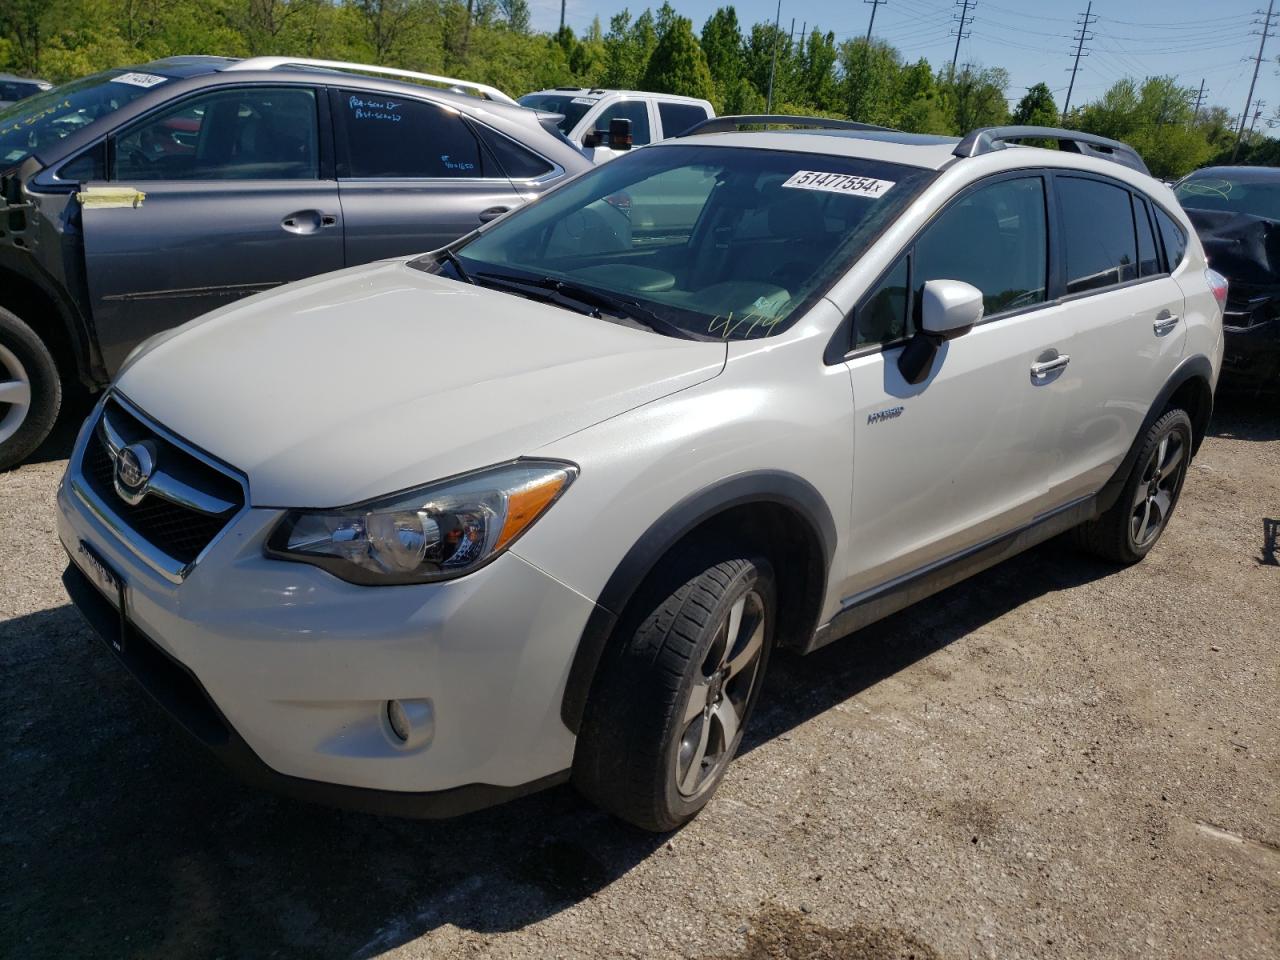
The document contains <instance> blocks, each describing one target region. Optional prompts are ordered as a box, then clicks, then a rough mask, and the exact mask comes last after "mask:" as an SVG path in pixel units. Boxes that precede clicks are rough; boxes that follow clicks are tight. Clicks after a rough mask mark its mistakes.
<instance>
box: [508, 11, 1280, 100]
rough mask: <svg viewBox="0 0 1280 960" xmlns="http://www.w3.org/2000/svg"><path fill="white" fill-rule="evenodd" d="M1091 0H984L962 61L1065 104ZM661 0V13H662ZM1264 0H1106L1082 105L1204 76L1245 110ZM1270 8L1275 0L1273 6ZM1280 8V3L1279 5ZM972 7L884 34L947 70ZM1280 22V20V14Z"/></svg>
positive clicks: (863, 17)
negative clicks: (1140, 82)
mask: <svg viewBox="0 0 1280 960" xmlns="http://www.w3.org/2000/svg"><path fill="white" fill-rule="evenodd" d="M1086 2H1087V0H1071V2H1065V3H1064V2H1052V0H1000V2H999V3H995V2H988V0H977V2H976V3H975V4H973V7H974V10H973V23H972V26H971V27H970V28H969V33H970V36H968V37H967V38H965V39H962V40H961V41H960V62H961V63H964V62H976V63H983V64H986V65H989V66H1001V67H1004V68H1005V69H1006V70H1008V71H1009V76H1010V78H1011V83H1010V86H1009V90H1008V91H1007V92H1008V94H1009V95H1010V97H1011V98H1013V99H1014V100H1016V99H1017V98H1018V97H1020V96H1021V95H1022V94H1023V93H1024V92H1025V89H1026V87H1028V86H1030V85H1031V84H1033V83H1036V82H1038V81H1040V80H1043V81H1045V82H1046V83H1048V84H1049V86H1050V87H1051V88H1052V89H1053V91H1054V98H1055V99H1056V100H1057V102H1058V105H1059V107H1061V106H1062V98H1063V96H1064V94H1065V93H1066V89H1067V82H1068V80H1069V79H1070V72H1069V69H1070V67H1071V59H1072V57H1071V55H1072V52H1073V51H1074V49H1075V44H1074V42H1073V41H1072V40H1071V39H1070V38H1071V37H1072V35H1073V34H1074V32H1075V29H1076V27H1075V21H1076V19H1077V17H1078V16H1079V15H1080V14H1083V12H1084V8H1085V3H1086ZM530 3H531V6H532V10H533V25H534V27H535V29H539V30H554V29H555V28H556V26H557V25H558V24H559V19H560V2H559V0H530ZM660 3H661V0H657V2H656V3H653V4H652V6H654V7H657V6H658V5H659V4H660ZM673 5H674V6H675V7H676V9H677V10H678V11H679V12H680V13H681V14H682V15H683V16H686V17H689V18H690V19H691V20H693V24H694V29H695V30H696V31H699V32H701V30H702V24H703V23H705V22H706V19H707V17H708V16H710V14H711V13H712V12H713V11H714V10H715V9H716V7H718V6H721V5H722V4H721V3H718V2H716V0H673ZM645 6H646V4H645V3H644V2H639V3H637V2H634V0H633V2H630V3H628V2H625V0H568V7H567V16H566V19H567V21H568V23H569V25H570V26H572V27H573V28H574V30H575V31H578V32H581V31H582V30H583V29H585V28H586V27H587V26H589V25H590V23H591V20H592V18H593V17H595V16H597V15H598V16H599V17H600V20H601V23H602V24H603V25H604V26H605V28H606V29H608V24H609V17H610V16H611V15H612V14H614V13H616V12H617V11H619V10H621V9H623V8H624V7H628V8H629V9H630V10H631V11H632V13H637V12H639V11H640V10H643V9H644V7H645ZM734 6H735V7H736V8H737V10H738V19H739V20H741V21H742V22H743V23H744V24H751V23H755V22H756V21H761V20H772V19H773V16H774V12H775V10H776V0H742V2H738V3H735V4H734ZM1257 6H1258V0H1253V2H1252V3H1246V2H1240V0H1225V2H1223V0H1219V2H1216V3H1213V4H1212V12H1207V11H1209V9H1210V3H1208V2H1206V0H1095V2H1094V4H1093V13H1094V15H1095V16H1097V17H1098V20H1097V23H1096V24H1094V25H1093V27H1092V28H1091V29H1092V32H1093V33H1094V35H1095V37H1094V39H1093V40H1092V41H1091V42H1089V43H1086V45H1085V49H1086V50H1088V51H1089V56H1087V57H1085V58H1083V59H1082V60H1081V61H1080V73H1079V75H1078V76H1077V79H1076V88H1075V92H1074V93H1073V94H1072V102H1073V103H1080V102H1082V101H1083V100H1089V99H1092V98H1094V97H1097V96H1098V95H1099V94H1101V93H1102V92H1103V91H1104V90H1105V89H1106V88H1107V87H1108V86H1110V85H1111V84H1112V83H1114V82H1115V81H1116V80H1118V79H1120V78H1121V77H1123V76H1126V75H1129V76H1137V77H1142V76H1147V75H1151V74H1174V75H1176V76H1177V77H1178V79H1179V82H1180V83H1182V84H1183V85H1186V86H1195V87H1198V86H1199V85H1200V80H1201V78H1202V77H1203V78H1204V80H1205V87H1206V91H1207V92H1206V96H1205V98H1206V100H1207V101H1208V102H1209V103H1214V104H1222V105H1223V106H1225V107H1227V108H1228V109H1229V110H1231V112H1232V113H1238V112H1239V111H1240V109H1241V107H1242V106H1243V105H1244V98H1245V94H1246V93H1247V92H1248V89H1249V76H1250V73H1251V71H1252V68H1253V63H1252V62H1251V61H1249V60H1246V59H1245V58H1246V57H1250V56H1253V55H1254V54H1256V53H1257V49H1258V36H1257V35H1256V33H1251V31H1257V30H1258V29H1259V28H1258V27H1257V26H1256V25H1255V21H1259V20H1260V19H1261V18H1260V17H1259V16H1256V15H1255V14H1254V11H1255V10H1256V9H1257ZM1263 6H1264V7H1265V3H1264V4H1263ZM1278 6H1280V5H1278ZM959 11H960V7H959V4H958V3H954V4H953V3H952V0H888V2H887V3H885V4H882V5H881V6H880V7H879V11H878V12H877V14H876V22H875V36H876V37H878V38H880V39H882V40H886V41H888V42H890V43H892V44H893V45H894V46H896V47H898V49H899V50H901V51H902V52H903V54H904V55H905V56H906V57H907V58H909V59H912V60H914V59H916V58H918V57H921V56H923V57H927V58H928V59H929V62H930V63H932V64H933V65H934V66H935V67H937V66H938V65H939V64H942V63H947V62H949V61H950V59H951V54H952V51H953V49H954V47H955V36H954V34H953V33H952V30H953V29H954V26H955V24H954V22H953V20H952V17H953V15H954V14H958V13H959ZM870 13H871V4H870V3H858V2H856V0H855V2H852V3H850V2H848V0H845V2H841V3H835V2H832V0H807V2H805V0H783V3H782V26H783V27H784V28H787V27H789V26H790V23H791V18H792V17H795V21H796V32H797V34H798V33H799V31H800V28H801V25H802V24H803V23H804V22H806V21H807V22H808V23H809V26H810V27H812V26H813V25H814V24H815V23H816V24H817V25H818V26H820V27H821V28H822V29H824V30H833V31H835V33H836V36H837V39H844V38H845V37H849V36H863V35H865V33H866V30H867V20H868V17H869V16H870ZM1276 21H1277V23H1278V24H1280V14H1278V15H1277V17H1276ZM1277 54H1280V38H1276V37H1272V38H1270V39H1268V41H1267V56H1268V61H1267V62H1264V63H1263V64H1262V70H1261V72H1260V73H1259V75H1258V87H1257V90H1256V91H1255V93H1254V97H1255V98H1257V97H1261V98H1262V99H1263V100H1264V101H1265V106H1264V107H1263V118H1264V119H1265V118H1266V117H1268V116H1272V115H1274V114H1275V113H1276V111H1277V109H1278V108H1280V75H1278V74H1277V69H1278V65H1277V63H1276V60H1275V56H1276V55H1277Z"/></svg>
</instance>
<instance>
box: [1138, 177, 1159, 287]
mask: <svg viewBox="0 0 1280 960" xmlns="http://www.w3.org/2000/svg"><path fill="white" fill-rule="evenodd" d="M1133 219H1134V220H1135V221H1136V222H1137V224H1138V271H1139V274H1140V275H1141V276H1144V277H1154V276H1155V275H1156V274H1158V273H1161V272H1162V271H1161V269H1160V254H1159V253H1158V252H1157V249H1156V235H1155V232H1154V231H1153V230H1152V229H1151V214H1150V213H1148V211H1147V201H1145V200H1143V199H1142V198H1140V197H1138V196H1136V195H1135V196H1134V197H1133Z"/></svg>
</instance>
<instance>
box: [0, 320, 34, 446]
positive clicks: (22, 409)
mask: <svg viewBox="0 0 1280 960" xmlns="http://www.w3.org/2000/svg"><path fill="white" fill-rule="evenodd" d="M30 410H31V377H30V375H29V374H28V373H27V370H26V367H24V366H23V365H22V362H21V361H20V360H19V359H18V357H17V354H15V353H14V352H13V351H12V350H10V349H9V348H8V347H5V346H4V345H3V344H0V443H4V442H5V441H6V440H8V439H9V438H10V437H12V436H13V435H14V434H15V433H17V432H18V429H19V428H20V427H21V426H22V424H23V422H24V421H25V420H26V419H27V413H28V412H29V411H30Z"/></svg>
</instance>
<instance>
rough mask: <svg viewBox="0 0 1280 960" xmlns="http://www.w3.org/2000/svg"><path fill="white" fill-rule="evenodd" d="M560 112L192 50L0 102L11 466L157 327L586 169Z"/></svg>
mask: <svg viewBox="0 0 1280 960" xmlns="http://www.w3.org/2000/svg"><path fill="white" fill-rule="evenodd" d="M372 73H377V74H379V76H376V77H375V76H371V75H369V74H372ZM412 81H418V82H412ZM424 82H432V83H439V84H446V85H448V86H449V87H450V88H451V89H447V90H446V89H442V88H440V87H429V86H424V85H423V83H424ZM559 119H560V118H559V117H558V116H555V115H552V114H545V113H539V112H536V111H533V110H528V109H525V108H523V107H521V106H519V105H517V104H516V103H515V102H514V101H513V100H511V99H510V98H509V97H507V96H506V95H505V94H503V93H501V92H499V91H498V90H495V89H493V88H492V87H486V86H484V85H482V84H473V83H467V82H464V81H458V80H453V79H451V78H447V77H436V76H432V75H429V74H420V73H412V72H409V71H401V70H392V69H388V68H381V67H370V66H364V65H359V64H344V63H338V62H333V61H319V60H297V59H291V58H284V57H257V58H253V59H249V60H230V59H224V58H219V57H175V58H171V59H168V60H160V61H156V62H154V63H148V64H145V65H142V66H137V67H129V68H124V69H117V70H108V71H106V72H103V73H99V74H96V75H94V76H90V77H86V78H84V79H82V80H77V81H74V82H71V83H67V84H63V85H61V86H59V87H56V88H54V89H52V90H49V91H46V92H44V93H42V94H39V95H37V96H34V97H31V98H29V99H27V100H24V101H22V102H21V103H19V104H16V105H14V106H13V107H11V108H9V109H8V110H5V111H3V112H0V469H4V468H6V467H10V466H13V465H14V464H17V463H19V462H21V460H22V459H23V458H24V457H26V456H27V455H28V454H30V453H31V451H32V450H34V449H35V447H36V446H37V445H38V444H39V443H40V442H41V440H43V439H44V437H45V436H46V435H47V434H48V432H49V430H50V429H51V428H52V426H53V423H54V420H55V418H56V417H57V413H58V409H59V406H60V404H61V397H62V385H63V383H64V382H66V381H70V380H74V379H78V380H80V381H81V382H82V383H84V384H85V385H87V386H89V387H90V388H98V387H101V386H105V385H106V384H107V383H108V382H109V381H110V378H111V377H112V376H113V375H114V373H115V371H116V370H118V369H119V367H120V365H121V363H122V362H123V361H124V359H125V357H126V356H127V355H128V354H129V352H130V351H131V350H132V349H133V347H134V346H135V345H137V344H138V343H139V342H141V341H142V340H144V339H146V338H147V337H148V336H150V335H151V334H153V333H156V332H157V331H160V330H164V329H166V328H169V327H173V326H176V325H177V324H180V323H182V322H183V321H186V320H189V319H191V318H192V317H195V316H198V315H200V314H202V313H205V312H207V311H209V310H212V309H214V308H216V307H219V306H221V305H224V304H226V303H229V302H232V301H234V300H236V299H239V298H240V297H243V296H246V295H248V294H251V293H255V292H258V291H261V290H265V289H268V288H270V287H274V286H277V285H279V284H282V283H286V282H288V281H291V280H298V279H301V278H303V277H308V276H311V275H313V274H318V273H325V272H327V271H331V270H336V269H339V268H341V267H346V266H354V265H357V264H362V263H368V262H370V261H374V260H380V259H383V258H386V257H395V256H401V255H405V254H410V253H415V252H419V251H423V250H432V249H435V248H438V247H441V246H443V245H444V244H446V243H449V242H450V241H452V240H454V239H456V238H458V237H460V236H462V235H464V234H467V233H469V232H471V231H472V230H474V229H476V228H477V227H479V226H480V225H481V224H482V223H485V222H487V221H489V220H492V219H494V218H496V217H498V216H500V215H501V214H503V213H505V212H506V211H507V210H509V209H511V208H513V207H516V206H519V205H521V204H522V203H524V202H525V201H527V200H529V199H532V198H533V197H535V196H537V195H538V194H540V193H541V192H542V191H544V190H545V189H547V188H548V187H550V186H551V185H552V184H554V183H557V182H559V181H560V180H561V179H563V178H564V177H565V176H566V175H570V174H574V173H577V172H579V171H582V170H585V169H589V168H590V166H591V163H590V161H588V160H587V159H586V158H585V157H584V156H583V155H582V153H581V152H580V151H578V150H577V149H575V148H574V147H573V146H572V145H571V144H570V143H569V142H568V141H566V140H565V139H564V138H563V136H562V135H561V134H560V132H559V130H558V129H557V128H556V121H558V120H559Z"/></svg>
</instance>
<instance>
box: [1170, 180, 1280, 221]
mask: <svg viewBox="0 0 1280 960" xmlns="http://www.w3.org/2000/svg"><path fill="white" fill-rule="evenodd" d="M1174 192H1175V193H1176V194H1177V197H1178V202H1179V203H1181V204H1182V205H1183V206H1184V207H1187V208H1189V209H1192V210H1226V211H1229V212H1231V213H1247V214H1251V215H1252V216H1255V217H1266V218H1267V219H1268V220H1280V179H1277V180H1274V181H1265V182H1264V181H1260V180H1252V179H1249V178H1233V177H1223V176H1217V175H1212V176H1203V177H1199V176H1196V175H1194V174H1193V175H1192V176H1190V177H1187V179H1185V180H1183V181H1182V182H1181V183H1180V184H1178V186H1177V189H1176V190H1175V191H1174Z"/></svg>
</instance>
